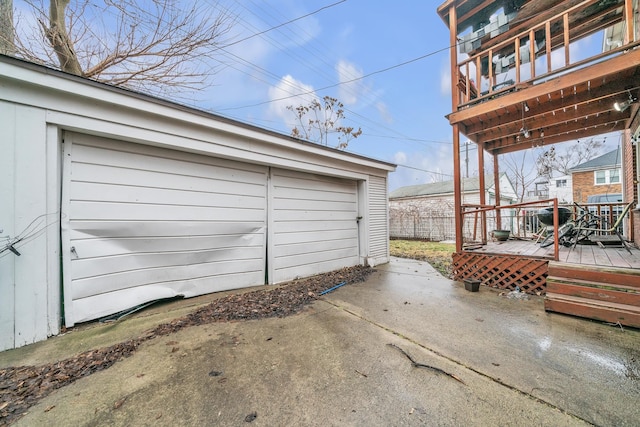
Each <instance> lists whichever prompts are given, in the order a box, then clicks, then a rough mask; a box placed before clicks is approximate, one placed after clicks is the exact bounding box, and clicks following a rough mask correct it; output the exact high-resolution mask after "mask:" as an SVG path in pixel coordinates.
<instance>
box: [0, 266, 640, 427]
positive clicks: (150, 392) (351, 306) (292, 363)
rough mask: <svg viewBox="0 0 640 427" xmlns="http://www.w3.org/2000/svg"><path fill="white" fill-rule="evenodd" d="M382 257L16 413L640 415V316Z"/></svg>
mask: <svg viewBox="0 0 640 427" xmlns="http://www.w3.org/2000/svg"><path fill="white" fill-rule="evenodd" d="M376 269H377V271H376V272H375V273H374V274H372V275H371V276H370V277H369V279H368V280H367V281H366V282H364V283H358V284H353V285H349V286H344V287H342V288H340V289H338V290H336V291H334V292H331V293H329V294H327V295H325V296H324V297H322V298H323V300H321V301H317V302H315V303H314V304H313V305H312V306H311V307H309V308H308V309H306V310H305V311H304V312H303V313H301V314H298V315H295V316H291V317H287V318H283V319H265V320H257V321H245V322H232V323H214V324H210V325H203V326H197V327H191V328H188V329H185V330H182V331H180V332H177V333H175V334H172V335H169V336H165V337H160V338H157V339H155V340H152V341H148V342H147V343H145V344H143V345H142V346H141V347H140V348H139V349H138V351H137V352H136V353H135V354H134V355H133V356H132V357H130V358H128V359H126V360H124V361H121V362H118V363H117V364H115V365H114V366H113V367H111V368H109V369H107V370H105V371H102V372H98V373H96V374H93V375H91V376H89V377H86V378H83V379H81V380H78V381H76V382H75V383H73V384H72V385H69V386H67V387H64V388H62V389H59V390H57V391H55V392H54V393H52V394H51V395H50V396H48V397H47V398H45V399H43V400H42V401H41V402H40V403H39V404H38V405H36V406H34V407H32V408H31V410H30V411H29V413H28V414H27V415H26V416H24V417H23V418H22V419H21V420H20V421H18V422H17V423H16V424H15V425H24V426H45V425H46V426H52V425H55V426H58V425H60V426H62V425H73V426H79V425H86V426H102V425H110V426H125V425H126V426H131V425H133V426H147V425H148V426H165V425H166V426H176V425H225V426H227V425H228V426H236V425H252V426H293V425H296V426H297V425H305V426H315V425H317V426H320V425H322V426H344V425H349V426H372V425H375V426H401V425H445V426H446V425H456V426H459V425H465V426H468V425H478V426H486V425H526V426H530V425H549V426H569V425H589V424H595V425H611V426H624V425H629V426H637V425H639V424H640V331H638V330H631V329H627V328H625V329H624V330H623V329H622V328H620V327H618V326H610V325H603V324H600V323H597V322H591V321H587V320H582V319H577V318H572V317H568V316H562V315H557V314H547V313H545V312H544V309H543V301H542V298H540V297H532V298H530V299H528V300H520V299H508V298H506V297H505V296H504V295H503V296H500V295H499V292H498V291H496V290H493V289H488V288H484V287H481V289H480V292H478V293H471V292H467V291H465V290H464V287H463V286H462V284H460V283H456V282H452V281H450V280H447V279H444V278H442V276H440V275H439V274H438V273H437V272H436V271H435V270H434V269H433V268H432V267H431V266H430V265H428V264H427V263H422V262H417V261H411V260H404V259H396V258H394V259H392V262H391V263H390V264H387V265H383V266H379V267H377V268H376ZM216 297H217V296H207V297H203V298H197V299H191V300H184V301H181V302H179V303H173V304H171V305H170V306H164V307H161V308H155V309H151V310H147V311H146V312H142V313H139V314H137V315H135V316H132V317H130V318H127V319H125V320H123V321H120V322H118V323H116V324H111V325H92V326H88V327H83V328H77V330H75V331H73V332H71V333H69V334H67V335H63V336H59V337H56V338H53V339H50V340H48V341H47V342H44V343H39V344H36V345H32V346H28V347H25V348H22V349H17V350H12V351H7V352H4V353H0V367H1V366H8V365H20V364H41V363H45V362H49V361H52V360H58V359H61V358H64V357H68V356H70V355H72V354H74V353H76V352H80V351H83V350H86V349H88V348H95V347H102V346H106V345H110V344H113V343H116V342H119V341H122V340H124V339H127V338H132V337H136V336H139V335H140V334H141V333H142V331H144V330H146V329H149V328H150V327H153V326H154V325H156V324H159V323H161V322H165V321H167V320H169V319H171V318H175V317H178V316H181V315H184V314H185V313H186V312H188V311H190V310H193V309H194V308H195V307H196V306H197V305H198V304H204V303H207V302H209V301H211V300H212V299H215V298H216ZM389 344H392V345H389ZM407 356H409V357H411V358H412V359H413V360H414V361H415V362H417V363H418V367H416V366H414V365H413V364H412V362H411V361H410V360H409V358H408V357H407ZM422 365H429V366H432V367H435V368H438V369H441V370H443V371H445V372H447V373H449V374H451V375H452V376H448V375H445V374H442V373H441V372H438V371H435V370H432V369H429V368H427V367H424V366H422Z"/></svg>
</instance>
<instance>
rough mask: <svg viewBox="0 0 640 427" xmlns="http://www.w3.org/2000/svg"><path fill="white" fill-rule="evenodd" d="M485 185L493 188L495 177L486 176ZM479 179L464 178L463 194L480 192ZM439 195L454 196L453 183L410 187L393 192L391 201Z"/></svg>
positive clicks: (443, 182)
mask: <svg viewBox="0 0 640 427" xmlns="http://www.w3.org/2000/svg"><path fill="white" fill-rule="evenodd" d="M485 185H486V186H487V187H488V188H491V187H493V175H487V176H485ZM479 189H480V179H479V177H477V176H476V177H473V178H464V179H463V180H462V193H463V194H464V193H469V192H474V191H479ZM437 194H453V181H442V182H432V183H429V184H419V185H409V186H406V187H400V188H398V189H396V190H393V191H392V192H391V193H390V194H389V199H390V200H391V199H401V198H404V197H417V196H434V195H437Z"/></svg>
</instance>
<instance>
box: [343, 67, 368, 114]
mask: <svg viewBox="0 0 640 427" xmlns="http://www.w3.org/2000/svg"><path fill="white" fill-rule="evenodd" d="M336 72H337V73H338V81H339V82H340V86H339V88H338V98H339V99H340V101H342V102H343V103H344V104H345V105H354V104H356V103H357V102H358V101H359V98H360V97H362V96H363V95H365V94H366V92H368V89H367V88H366V87H365V86H364V85H363V84H362V81H361V80H357V81H352V80H354V79H361V78H362V76H363V75H364V73H363V72H362V69H360V68H358V67H357V66H356V65H355V64H353V63H351V62H347V61H344V60H340V61H338V64H337V65H336Z"/></svg>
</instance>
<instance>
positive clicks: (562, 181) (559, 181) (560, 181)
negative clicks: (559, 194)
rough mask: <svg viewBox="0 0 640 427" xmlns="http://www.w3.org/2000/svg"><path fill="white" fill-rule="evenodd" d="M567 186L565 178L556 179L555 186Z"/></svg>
mask: <svg viewBox="0 0 640 427" xmlns="http://www.w3.org/2000/svg"><path fill="white" fill-rule="evenodd" d="M566 186H567V180H566V179H556V187H557V188H564V187H566Z"/></svg>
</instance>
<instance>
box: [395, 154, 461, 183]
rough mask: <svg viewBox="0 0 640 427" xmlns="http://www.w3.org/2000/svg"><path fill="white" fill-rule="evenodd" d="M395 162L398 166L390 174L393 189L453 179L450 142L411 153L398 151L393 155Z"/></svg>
mask: <svg viewBox="0 0 640 427" xmlns="http://www.w3.org/2000/svg"><path fill="white" fill-rule="evenodd" d="M393 163H395V164H397V165H398V168H397V169H396V171H395V172H393V173H392V174H390V175H389V188H390V189H391V190H395V189H396V188H399V187H404V186H407V185H417V184H426V183H429V182H434V181H448V180H451V179H453V177H452V175H451V173H452V172H451V170H452V169H453V161H452V160H451V146H450V145H448V144H438V146H434V147H433V149H427V150H424V151H416V152H411V153H406V152H404V151H398V152H396V153H395V154H394V155H393ZM400 165H403V166H409V167H402V166H400Z"/></svg>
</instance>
